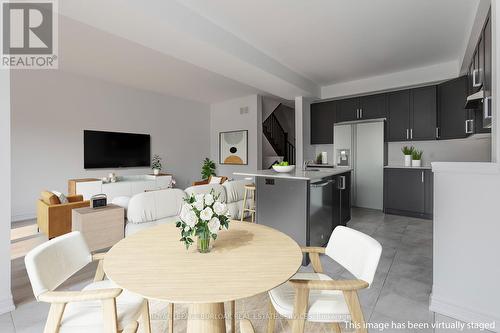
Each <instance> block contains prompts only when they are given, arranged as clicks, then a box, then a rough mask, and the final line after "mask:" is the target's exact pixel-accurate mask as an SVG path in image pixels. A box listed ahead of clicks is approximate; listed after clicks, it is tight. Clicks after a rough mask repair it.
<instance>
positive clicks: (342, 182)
mask: <svg viewBox="0 0 500 333" xmlns="http://www.w3.org/2000/svg"><path fill="white" fill-rule="evenodd" d="M333 207H334V209H333V228H332V230H333V229H335V227H336V226H338V225H343V226H345V225H346V224H347V222H349V221H350V220H351V172H346V173H343V174H340V175H337V176H335V188H334V193H333Z"/></svg>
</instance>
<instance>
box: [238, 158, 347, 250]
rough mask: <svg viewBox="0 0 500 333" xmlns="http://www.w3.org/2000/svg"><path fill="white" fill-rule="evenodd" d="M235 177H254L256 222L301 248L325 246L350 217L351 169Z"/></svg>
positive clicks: (246, 173)
mask: <svg viewBox="0 0 500 333" xmlns="http://www.w3.org/2000/svg"><path fill="white" fill-rule="evenodd" d="M234 174H235V175H239V176H250V177H255V185H256V201H257V202H256V203H257V223H259V224H264V225H267V226H270V227H272V228H275V229H278V230H280V231H282V232H284V233H286V234H287V235H289V236H290V237H292V238H293V239H294V240H295V241H296V242H297V243H298V244H299V245H301V246H324V245H325V244H326V243H327V242H328V239H329V237H330V234H331V232H332V230H333V229H334V228H335V227H336V226H337V225H345V224H346V222H347V221H349V220H350V218H351V191H350V187H351V168H340V167H339V168H332V169H325V170H318V171H312V170H306V171H303V170H294V171H292V172H291V173H278V172H275V171H274V170H258V171H256V172H235V173H234Z"/></svg>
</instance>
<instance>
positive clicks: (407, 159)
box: [405, 155, 411, 167]
mask: <svg viewBox="0 0 500 333" xmlns="http://www.w3.org/2000/svg"><path fill="white" fill-rule="evenodd" d="M410 166H411V155H405V167H410Z"/></svg>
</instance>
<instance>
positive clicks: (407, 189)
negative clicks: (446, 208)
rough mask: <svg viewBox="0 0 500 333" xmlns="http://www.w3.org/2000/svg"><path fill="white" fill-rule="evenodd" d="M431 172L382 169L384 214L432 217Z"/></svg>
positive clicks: (408, 169) (407, 169)
mask: <svg viewBox="0 0 500 333" xmlns="http://www.w3.org/2000/svg"><path fill="white" fill-rule="evenodd" d="M432 186H433V184H432V172H431V171H430V170H425V169H410V168H394V169H392V168H386V169H384V212H385V213H387V214H396V215H404V216H413V217H420V218H431V217H432V209H433V208H432V200H433V199H432V191H433V188H432Z"/></svg>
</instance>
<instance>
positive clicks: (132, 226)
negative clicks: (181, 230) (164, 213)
mask: <svg viewBox="0 0 500 333" xmlns="http://www.w3.org/2000/svg"><path fill="white" fill-rule="evenodd" d="M179 220H180V217H179V216H171V217H165V218H163V219H159V220H156V221H153V222H143V223H128V222H127V225H126V226H125V236H130V235H132V234H134V233H136V232H138V231H141V230H144V229H147V228H151V227H155V226H157V225H161V224H165V223H176V222H177V221H179Z"/></svg>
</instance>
